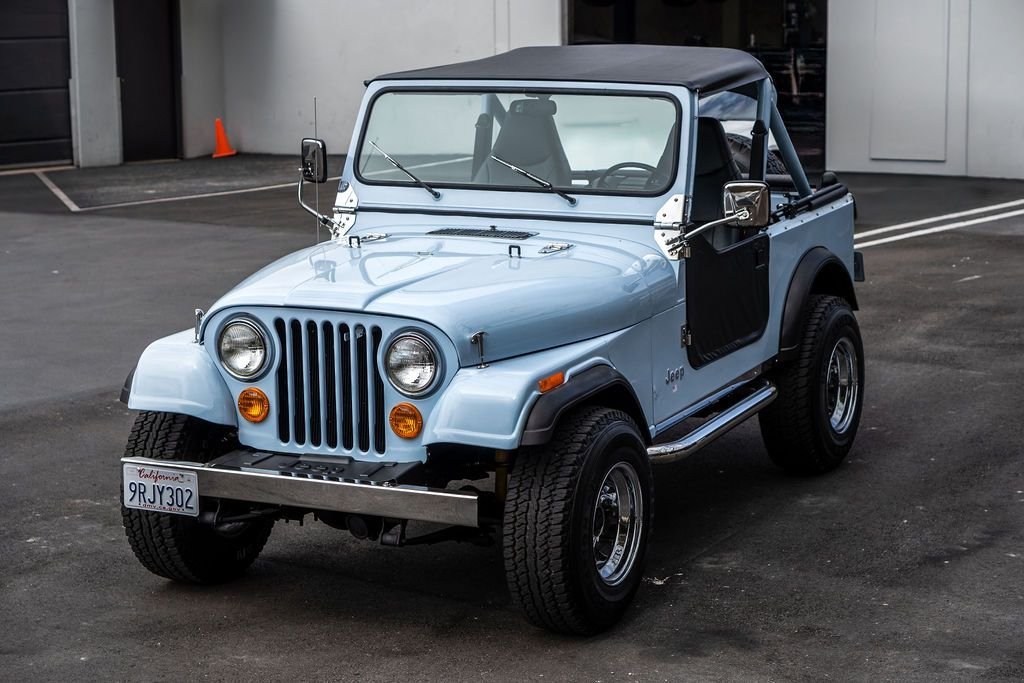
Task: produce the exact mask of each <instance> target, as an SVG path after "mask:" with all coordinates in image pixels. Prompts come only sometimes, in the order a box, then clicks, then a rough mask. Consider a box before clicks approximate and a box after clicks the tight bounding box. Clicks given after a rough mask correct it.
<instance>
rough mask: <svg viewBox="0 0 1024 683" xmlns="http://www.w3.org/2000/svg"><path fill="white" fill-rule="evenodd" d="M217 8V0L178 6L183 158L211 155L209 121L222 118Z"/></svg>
mask: <svg viewBox="0 0 1024 683" xmlns="http://www.w3.org/2000/svg"><path fill="white" fill-rule="evenodd" d="M220 4H221V3H220V0H196V1H193V0H184V1H183V2H181V4H180V16H181V136H182V153H183V154H184V155H185V156H186V157H196V156H203V155H207V154H211V153H213V146H214V129H213V121H214V119H216V118H218V117H221V118H223V117H224V115H225V113H224V50H223V44H222V43H223V39H222V35H223V25H222V22H221V6H220Z"/></svg>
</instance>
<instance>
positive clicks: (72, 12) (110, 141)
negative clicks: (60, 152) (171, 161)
mask: <svg viewBox="0 0 1024 683" xmlns="http://www.w3.org/2000/svg"><path fill="white" fill-rule="evenodd" d="M68 33H69V38H70V40H69V43H70V46H69V51H70V57H71V82H70V83H69V86H70V87H69V89H68V90H69V93H68V96H69V98H70V100H71V103H70V104H71V146H72V150H73V154H74V157H75V163H76V164H77V165H79V166H109V165H114V164H119V163H121V91H120V86H119V84H118V80H117V56H116V54H115V52H114V2H113V0H68Z"/></svg>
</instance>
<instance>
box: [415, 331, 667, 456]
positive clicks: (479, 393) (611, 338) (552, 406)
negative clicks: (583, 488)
mask: <svg viewBox="0 0 1024 683" xmlns="http://www.w3.org/2000/svg"><path fill="white" fill-rule="evenodd" d="M628 333H629V329H628V328H627V329H626V330H620V331H618V332H613V333H611V334H608V335H605V336H602V337H597V338H595V339H589V340H586V341H582V342H577V343H575V344H569V345H567V346H561V347H558V348H554V349H548V350H546V351H541V352H538V353H533V354H529V355H526V356H519V357H517V358H511V359H508V360H503V361H497V362H494V363H491V364H490V365H488V366H487V367H485V368H478V367H470V368H462V369H460V370H459V371H458V372H457V373H456V374H455V376H454V377H453V378H452V381H451V382H450V383H449V385H448V386H447V387H446V388H445V390H444V392H443V393H442V395H441V397H440V399H439V400H438V403H437V404H436V405H435V406H434V408H433V410H432V411H431V413H430V415H429V416H428V417H427V421H426V425H425V426H424V437H423V442H424V444H426V445H427V446H428V447H429V446H430V445H432V444H453V443H455V444H465V445H469V446H480V447H483V448H493V449H497V450H514V449H516V448H518V447H519V446H526V445H536V444H539V443H546V441H547V440H548V439H549V438H550V435H551V433H552V430H553V429H554V426H555V425H556V424H557V420H558V417H559V416H560V415H562V414H563V413H564V412H565V410H568V409H570V408H571V407H573V406H574V405H579V403H580V401H583V400H586V399H587V398H588V397H591V396H594V395H596V393H597V392H599V391H603V390H605V389H608V388H609V386H610V385H609V384H608V382H606V381H604V380H606V379H609V378H611V381H612V383H613V385H616V386H617V384H615V383H618V382H621V383H624V384H625V385H626V386H628V387H629V392H630V395H631V396H634V397H635V393H634V392H633V388H632V386H631V384H630V381H629V380H628V379H626V377H624V376H623V375H622V374H620V371H619V370H618V369H616V363H615V359H616V358H617V357H618V356H619V354H621V353H623V352H625V351H626V350H628V349H632V347H630V346H629V345H628ZM557 372H564V373H565V383H564V384H563V385H562V386H561V387H559V388H557V389H553V390H551V391H550V392H548V393H546V394H542V393H541V392H540V390H539V387H538V385H537V382H538V380H540V379H542V378H544V377H548V376H550V375H552V374H554V373H557ZM649 373H650V368H649V367H645V369H644V377H649ZM596 378H601V381H599V382H596V383H595V382H594V380H595V379H596ZM634 379H636V378H634ZM547 396H553V397H554V398H550V399H549V398H545V397H547ZM648 407H649V406H648ZM631 412H634V413H635V414H636V415H635V419H636V420H637V422H638V423H639V424H640V425H641V426H644V425H649V424H650V421H649V420H648V419H647V418H646V417H645V416H644V409H643V407H642V404H640V402H639V401H636V408H635V410H633V411H631Z"/></svg>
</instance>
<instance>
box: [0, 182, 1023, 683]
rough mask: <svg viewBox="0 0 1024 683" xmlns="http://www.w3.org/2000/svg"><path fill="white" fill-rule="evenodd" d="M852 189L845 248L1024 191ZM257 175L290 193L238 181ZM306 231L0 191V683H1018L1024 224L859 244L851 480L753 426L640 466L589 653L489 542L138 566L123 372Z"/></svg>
mask: <svg viewBox="0 0 1024 683" xmlns="http://www.w3.org/2000/svg"><path fill="white" fill-rule="evenodd" d="M181 164H186V162H181ZM124 168H128V169H129V170H131V169H135V174H134V175H138V174H144V173H146V172H149V171H147V170H145V168H144V167H142V166H134V167H124ZM180 168H181V169H184V170H185V171H187V170H188V169H189V168H190V167H189V166H187V165H182V166H180ZM140 169H141V170H140ZM165 171H166V169H157V170H156V171H153V172H155V173H164V172H165ZM121 172H122V173H123V171H121ZM275 172H276V171H275ZM61 173H68V174H74V173H76V172H74V171H66V172H61ZM129 175H133V174H129ZM172 175H173V174H172ZM49 177H51V178H55V179H58V180H60V178H61V176H60V174H59V173H53V174H49ZM70 177H71V176H65V180H66V179H68V178H70ZM846 179H847V180H848V181H849V182H850V184H851V186H852V187H853V189H854V190H855V192H856V194H857V197H858V210H859V214H858V215H859V217H860V224H859V226H858V230H859V231H863V230H866V229H872V228H877V227H878V226H884V225H888V224H892V223H897V222H901V221H908V220H914V219H918V218H923V217H928V216H932V215H935V214H939V213H945V212H953V211H958V210H964V209H969V208H972V207H974V206H981V205H985V204H994V203H998V202H1005V201H1010V200H1013V199H1019V198H1024V183H1010V182H996V181H979V180H972V181H966V180H956V179H937V178H932V179H927V178H906V177H898V176H888V177H887V176H850V177H848V178H846ZM86 180H87V179H79V180H78V181H76V182H79V185H77V186H75V185H74V183H71V182H65V183H64V185H66V186H68V187H69V188H71V189H73V190H74V191H75V192H74V194H75V196H77V197H78V198H79V199H80V200H81V201H82V206H85V205H87V204H88V202H89V201H93V202H94V203H93V204H90V205H91V206H99V205H102V204H105V203H119V202H123V201H137V200H138V199H137V197H138V196H139V193H136V194H132V193H126V192H123V191H119V193H114V192H113V191H107V194H105V195H103V196H94V197H93V199H91V200H88V199H83V197H86V196H87V192H88V182H86ZM264 180H274V181H278V180H279V179H278V178H277V177H276V176H273V175H272V174H268V176H267V178H266V179H262V178H254V179H253V180H252V182H253V183H255V184H253V185H244V184H243V185H241V186H239V185H234V186H232V187H233V188H234V189H244V187H249V186H253V187H255V186H259V183H263V184H278V183H277V182H275V183H270V182H264ZM115 181H116V179H115V180H113V181H109V182H115ZM97 182H98V183H99V181H97ZM104 182H108V181H104ZM189 182H192V181H189ZM286 182H287V179H286V178H285V179H284V180H281V183H286ZM100 185H102V183H100ZM185 185H187V187H184V190H185V191H186V193H188V192H193V191H194V184H193V185H190V184H189V183H186V184H185ZM83 187H85V191H83V190H82V188H83ZM139 187H141V188H143V189H145V183H140V184H139ZM162 191H163V192H166V190H162ZM72 194H73V193H72V192H69V196H71V195H72ZM115 195H116V196H115ZM166 196H168V195H167V194H166V193H165V194H161V197H166ZM126 197H127V199H126ZM143 198H144V197H143ZM114 199H116V200H118V201H117V202H113V201H112V200H114ZM321 200H322V201H323V200H324V197H323V196H322V197H321ZM329 200H330V198H328V201H329ZM313 235H314V228H313V225H312V219H311V218H309V217H308V215H307V214H304V213H302V212H301V211H300V210H299V209H298V208H297V207H296V206H295V204H294V187H291V188H288V187H285V188H277V189H272V190H266V191H261V192H253V193H246V194H238V195H221V196H214V197H206V198H200V199H192V200H186V201H179V202H167V203H152V204H143V205H137V206H127V207H119V208H113V209H99V210H91V211H84V212H79V213H71V212H69V211H68V209H67V208H66V207H65V206H64V205H63V204H62V203H61V202H60V201H59V200H58V199H57V198H56V197H55V196H54V195H53V193H52V192H51V191H49V190H48V189H47V188H46V187H45V186H43V184H42V182H41V181H40V179H39V178H38V177H36V176H33V175H27V176H23V175H19V176H9V177H2V178H0V350H2V351H3V353H2V354H0V468H2V470H0V471H2V474H0V491H2V493H0V519H2V520H3V524H2V525H0V679H2V680H10V681H26V680H168V681H178V680H191V679H202V680H339V679H346V680H366V681H377V680H381V681H385V680H387V681H391V680H410V681H412V680H494V681H503V680H522V679H531V680H549V681H550V680H592V681H662V680H665V681H677V680H682V679H702V680H703V679H706V680H815V681H817V680H822V679H826V678H828V679H838V680H844V681H845V680H861V681H868V680H870V681H878V680H894V681H906V680H920V681H934V680H958V679H983V680H1021V679H1024V637H1022V636H1024V457H1022V450H1024V446H1022V444H1024V427H1022V413H1024V408H1022V406H1024V389H1022V386H1024V355H1022V350H1024V343H1022V340H1021V334H1022V331H1024V306H1022V304H1021V301H1022V299H1021V291H1022V289H1024V265H1022V263H1024V217H1013V218H1007V219H1003V220H999V221H998V222H993V223H986V224H980V225H974V226H970V227H966V228H964V229H958V230H950V231H947V232H939V233H936V234H931V235H927V236H922V237H918V238H912V239H907V240H904V241H898V242H893V243H890V244H884V245H879V246H875V247H870V248H868V249H866V250H865V260H866V265H867V282H864V283H861V284H859V285H858V287H857V291H858V297H859V298H860V304H861V310H860V311H859V313H858V318H859V320H860V324H861V328H862V331H863V335H864V344H865V352H866V355H867V364H868V365H867V377H866V391H867V393H866V397H867V398H866V403H865V410H864V415H863V419H862V422H861V428H860V433H859V436H858V438H857V443H856V446H855V448H854V450H853V452H852V453H851V455H850V457H849V458H848V460H847V461H846V463H845V464H844V465H843V466H842V467H841V468H840V469H839V470H837V471H836V472H834V473H832V474H829V475H827V476H824V477H819V478H792V477H787V476H784V475H783V474H781V473H780V472H779V471H777V470H776V469H774V468H773V466H772V465H771V463H770V462H769V461H768V458H767V456H766V455H765V453H764V449H763V447H762V445H761V441H760V436H759V433H758V431H757V427H756V423H755V422H750V423H747V424H745V425H743V426H742V427H740V428H739V429H737V430H736V431H734V432H732V433H730V434H728V435H726V436H724V437H723V438H722V439H720V440H719V441H717V442H715V443H714V444H713V445H711V446H710V447H708V448H707V449H705V450H704V451H702V452H700V453H699V454H697V455H696V456H694V457H692V458H690V459H688V460H686V461H683V462H681V463H678V464H675V465H672V466H666V467H662V468H659V469H658V470H656V501H657V503H656V505H657V513H656V520H655V534H654V537H653V545H652V548H651V552H650V557H649V561H648V566H647V570H646V574H645V580H644V584H643V586H642V588H641V590H640V592H639V594H638V596H637V599H636V601H635V603H634V605H633V607H632V608H631V609H630V610H629V612H628V613H627V615H626V618H625V619H624V621H623V622H622V623H621V624H620V625H619V626H617V627H616V628H614V629H613V630H611V631H610V632H608V633H606V634H603V635H601V636H598V637H596V638H591V639H577V638H567V637H561V636H554V635H551V634H549V633H546V632H544V631H540V630H537V629H534V628H533V627H531V626H529V625H528V624H527V623H526V622H525V621H524V620H523V619H522V618H521V617H520V615H519V613H518V612H517V611H516V610H515V609H514V608H513V607H512V606H511V605H510V603H509V597H508V593H507V590H506V588H505V584H504V577H503V570H502V562H501V556H500V551H499V549H498V548H497V547H478V546H473V545H468V544H454V543H453V544H445V545H437V546H429V547H410V548H401V549H395V548H384V547H381V546H377V545H374V544H370V543H365V542H360V541H356V540H355V539H353V538H351V537H350V536H349V535H348V534H347V533H344V532H339V531H335V530H333V529H330V528H328V527H326V526H323V525H317V524H307V525H305V526H299V525H298V524H295V523H292V524H283V523H281V524H279V525H278V526H277V527H276V528H275V530H274V533H273V535H272V536H271V539H270V542H269V544H268V545H267V548H266V549H265V551H264V552H263V554H262V556H261V557H260V559H259V560H258V561H257V562H256V563H255V565H254V566H253V568H252V570H251V571H250V572H249V574H248V575H247V576H246V577H244V578H243V579H241V580H239V581H237V582H235V583H231V584H228V585H224V586H217V587H210V588H195V587H186V586H180V585H176V584H173V583H169V582H166V581H164V580H162V579H160V578H158V577H155V576H153V575H151V574H149V573H148V572H146V571H145V570H144V569H143V568H142V567H141V566H140V565H139V564H138V563H137V562H136V561H135V559H134V557H133V555H132V553H131V551H130V549H129V547H128V544H127V541H126V539H125V538H124V534H123V530H122V527H121V521H120V509H119V502H118V485H119V467H118V463H117V459H118V457H119V456H120V453H121V451H122V450H123V447H124V443H125V440H126V437H127V435H128V431H129V429H130V426H131V423H132V420H133V415H132V414H131V412H130V411H128V410H127V409H126V408H125V406H124V405H122V404H121V403H119V402H118V400H117V396H118V390H119V389H120V387H121V384H122V382H123V379H124V376H125V374H126V373H127V372H128V370H130V369H131V367H132V366H133V365H134V363H135V361H136V359H137V357H138V355H139V353H140V352H141V351H142V349H143V348H144V347H145V346H146V344H148V343H149V342H150V341H152V340H153V339H155V338H157V337H160V336H163V335H166V334H169V333H171V332H174V331H177V330H180V329H184V328H186V327H188V326H189V325H190V324H191V319H192V310H193V308H195V307H201V308H205V307H206V306H208V305H209V304H210V303H211V302H212V301H213V300H214V299H215V298H216V297H217V296H218V295H219V294H220V293H222V292H223V291H224V290H226V289H227V288H229V287H230V286H231V285H233V284H234V283H236V282H238V281H239V280H241V279H242V278H243V277H244V276H245V275H247V274H248V273H250V272H251V271H252V270H254V269H255V268H257V267H259V266H260V265H263V264H265V263H267V262H269V261H271V260H273V259H275V258H277V257H278V256H280V255H283V254H284V253H286V252H288V251H290V250H293V249H296V248H299V247H302V246H304V245H307V244H310V243H311V242H312V240H313Z"/></svg>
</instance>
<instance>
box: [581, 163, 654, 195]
mask: <svg viewBox="0 0 1024 683" xmlns="http://www.w3.org/2000/svg"><path fill="white" fill-rule="evenodd" d="M624 168H639V169H640V170H643V171H647V172H648V173H649V174H650V175H649V176H648V177H647V181H646V182H645V183H644V187H650V186H651V185H652V183H653V181H654V179H655V178H656V177H657V176H658V169H657V168H655V167H654V166H651V165H650V164H644V163H641V162H639V161H623V162H621V163H618V164H615V165H614V166H609V167H608V168H606V169H605V171H604V173H602V174H601V175H600V177H599V178H598V179H597V180H596V181H594V185H596V186H597V187H605V188H606V187H608V178H610V177H611V176H613V175H615V173H617V172H618V171H621V170H622V169H624Z"/></svg>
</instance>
